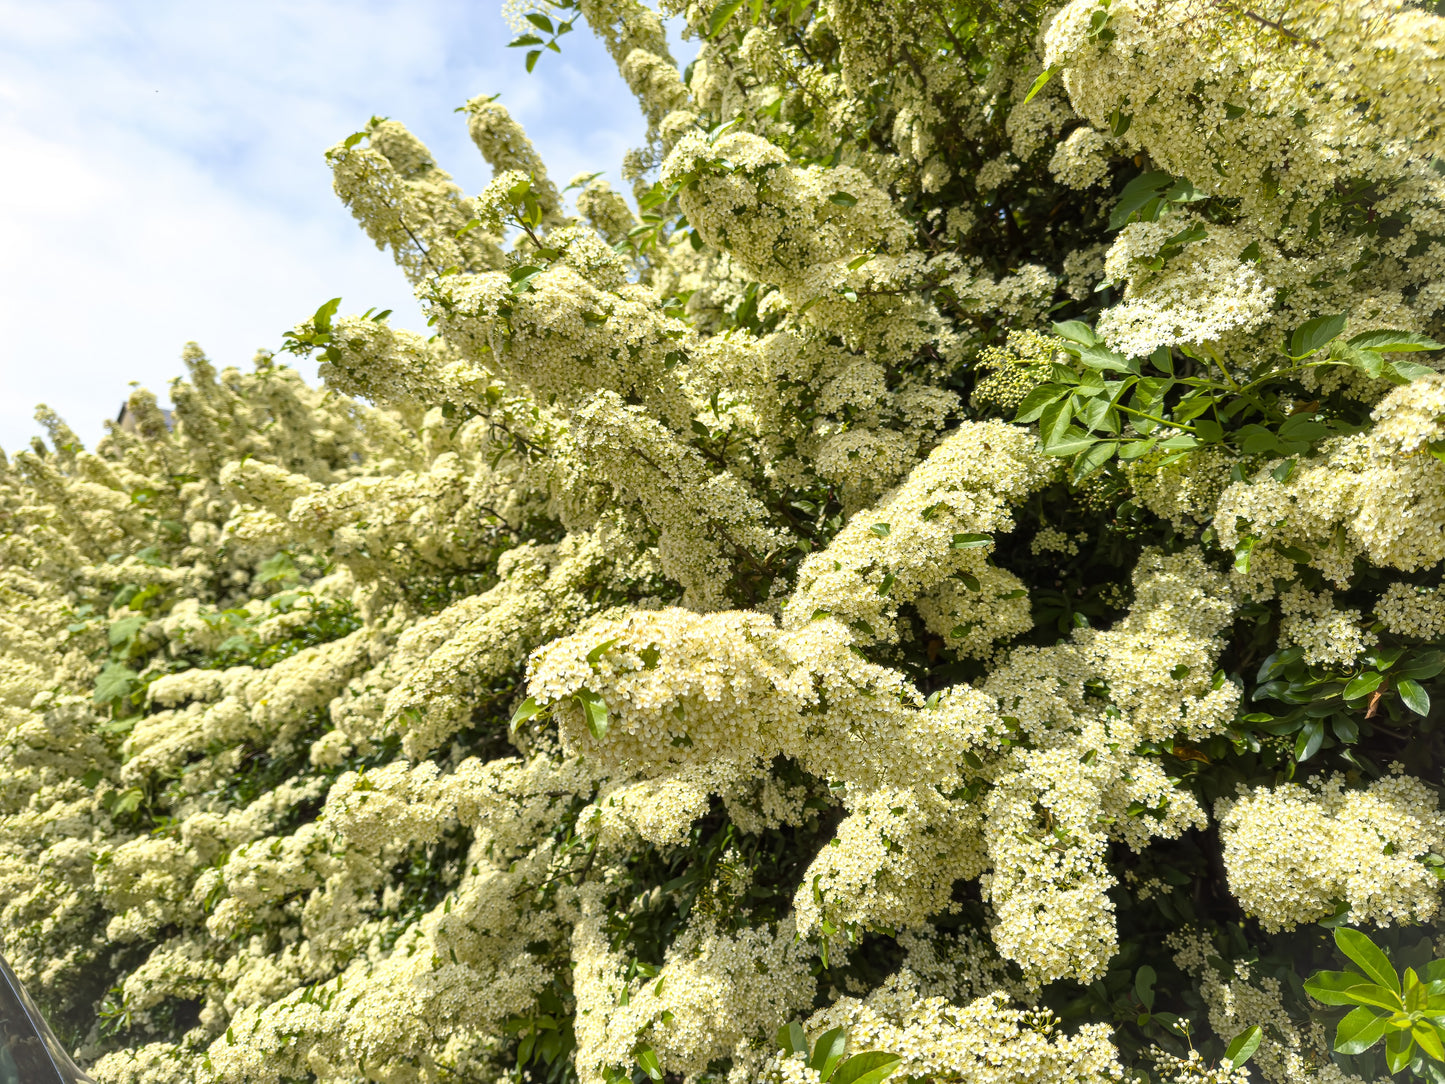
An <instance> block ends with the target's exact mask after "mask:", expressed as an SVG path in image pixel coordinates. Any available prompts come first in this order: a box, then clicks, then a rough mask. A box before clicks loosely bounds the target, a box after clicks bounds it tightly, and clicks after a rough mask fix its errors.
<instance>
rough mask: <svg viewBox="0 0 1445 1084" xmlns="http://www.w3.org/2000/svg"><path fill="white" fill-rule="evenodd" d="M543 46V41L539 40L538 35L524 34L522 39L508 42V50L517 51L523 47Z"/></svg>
mask: <svg viewBox="0 0 1445 1084" xmlns="http://www.w3.org/2000/svg"><path fill="white" fill-rule="evenodd" d="M541 44H542V39H541V38H539V37H537V35H536V34H523V35H522V36H521V37H520V38H516V39H514V40H512V41H509V42H507V48H508V49H516V48H519V47H521V46H527V45H541Z"/></svg>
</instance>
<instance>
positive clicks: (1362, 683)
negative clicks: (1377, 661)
mask: <svg viewBox="0 0 1445 1084" xmlns="http://www.w3.org/2000/svg"><path fill="white" fill-rule="evenodd" d="M1384 680H1385V678H1384V675H1382V674H1379V673H1377V672H1376V671H1374V670H1367V671H1365V672H1364V673H1363V674H1361V675H1360V676H1359V677H1357V678H1355V679H1354V680H1353V681H1351V682H1350V683H1349V684H1348V685H1346V686H1345V699H1346V700H1358V699H1360V697H1362V696H1369V695H1370V694H1371V693H1372V692H1374V691H1375V690H1376V689H1378V688H1379V687H1380V682H1382V681H1384Z"/></svg>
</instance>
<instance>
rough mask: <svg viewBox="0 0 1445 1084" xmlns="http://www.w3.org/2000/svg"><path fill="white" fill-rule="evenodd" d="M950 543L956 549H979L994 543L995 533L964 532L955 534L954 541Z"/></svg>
mask: <svg viewBox="0 0 1445 1084" xmlns="http://www.w3.org/2000/svg"><path fill="white" fill-rule="evenodd" d="M949 545H950V546H951V547H952V548H953V549H956V550H970V549H978V548H980V547H983V546H991V545H993V535H991V534H972V533H967V532H964V533H960V534H956V535H954V536H953V541H952V542H950V543H949Z"/></svg>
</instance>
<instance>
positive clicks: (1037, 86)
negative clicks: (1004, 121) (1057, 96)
mask: <svg viewBox="0 0 1445 1084" xmlns="http://www.w3.org/2000/svg"><path fill="white" fill-rule="evenodd" d="M1056 71H1058V69H1057V68H1045V69H1044V70H1043V71H1042V72H1040V73H1039V77H1038V78H1037V79H1035V80H1034V85H1033V86H1031V87H1029V92H1028V93H1027V94H1026V95H1024V100H1023V104H1024V105H1028V104H1029V102H1031V101H1033V100H1034V97H1035V95H1037V94H1038V92H1039V91H1041V90H1043V89H1044V87H1046V86H1048V83H1049V80H1050V79H1052V78H1053V77H1054V73H1055V72H1056Z"/></svg>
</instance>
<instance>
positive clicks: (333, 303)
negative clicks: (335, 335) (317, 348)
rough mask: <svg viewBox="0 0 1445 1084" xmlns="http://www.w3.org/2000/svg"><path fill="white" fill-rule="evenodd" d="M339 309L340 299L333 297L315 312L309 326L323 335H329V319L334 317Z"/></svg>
mask: <svg viewBox="0 0 1445 1084" xmlns="http://www.w3.org/2000/svg"><path fill="white" fill-rule="evenodd" d="M340 307H341V298H339V297H333V298H332V299H331V300H330V301H328V302H326V304H324V305H322V306H321V307H320V308H319V309H317V310H316V313H315V315H314V316H312V317H311V326H312V327H313V328H315V329H316V330H317V331H319V332H322V333H323V334H329V333H330V331H331V318H332V317H333V316H335V315H336V310H337V309H339V308H340Z"/></svg>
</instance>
